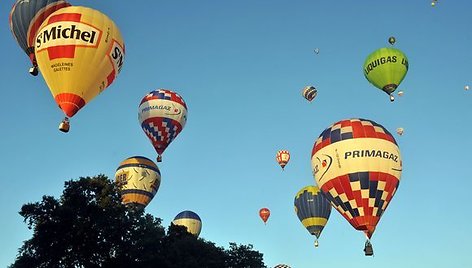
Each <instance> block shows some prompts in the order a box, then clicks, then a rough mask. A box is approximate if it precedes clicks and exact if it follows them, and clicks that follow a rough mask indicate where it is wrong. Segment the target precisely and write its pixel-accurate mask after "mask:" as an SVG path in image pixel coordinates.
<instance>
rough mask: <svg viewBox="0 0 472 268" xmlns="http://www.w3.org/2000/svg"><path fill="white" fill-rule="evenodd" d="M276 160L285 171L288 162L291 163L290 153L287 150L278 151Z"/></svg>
mask: <svg viewBox="0 0 472 268" xmlns="http://www.w3.org/2000/svg"><path fill="white" fill-rule="evenodd" d="M275 160H276V161H277V163H279V165H280V167H282V170H284V168H285V166H286V165H287V164H288V161H290V152H289V151H287V150H280V151H277V154H276V155H275Z"/></svg>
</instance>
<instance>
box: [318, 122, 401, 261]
mask: <svg viewBox="0 0 472 268" xmlns="http://www.w3.org/2000/svg"><path fill="white" fill-rule="evenodd" d="M311 165H312V168H313V173H314V176H315V180H316V182H317V183H318V185H319V187H320V189H321V191H322V192H323V193H324V195H325V196H326V198H327V199H328V200H329V201H330V203H331V205H332V206H333V207H334V208H336V210H337V211H338V212H339V213H341V215H342V216H343V217H344V218H345V219H346V220H347V221H348V222H349V223H350V224H351V225H352V226H353V227H354V228H355V229H356V230H360V231H363V232H364V233H365V235H366V237H367V242H369V243H368V245H369V246H370V249H371V244H370V241H369V240H370V238H371V237H372V234H373V233H374V231H375V227H376V226H377V224H378V222H379V220H380V218H381V216H382V214H383V213H384V211H385V210H386V209H387V206H388V204H389V203H390V201H391V200H392V197H393V196H394V194H395V192H396V190H397V188H398V185H399V183H400V177H401V173H402V160H401V156H400V149H399V148H398V145H397V143H396V141H395V138H394V137H393V136H392V134H391V133H390V132H389V131H388V130H387V129H386V128H384V127H383V126H381V125H380V124H377V123H375V122H374V121H371V120H366V119H357V118H354V119H347V120H342V121H339V122H336V123H334V124H333V125H331V126H330V127H328V128H327V129H325V130H324V131H323V132H322V133H321V135H320V136H319V138H318V139H317V140H316V142H315V144H314V146H313V150H312V154H311ZM368 250H369V248H368ZM366 253H367V251H366Z"/></svg>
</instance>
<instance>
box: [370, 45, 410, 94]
mask: <svg viewBox="0 0 472 268" xmlns="http://www.w3.org/2000/svg"><path fill="white" fill-rule="evenodd" d="M407 71H408V59H407V57H406V56H405V54H403V52H401V51H400V50H398V49H396V48H391V47H390V48H381V49H378V50H376V51H374V52H372V53H371V54H370V55H369V56H367V58H366V60H365V62H364V76H365V77H366V78H367V80H368V81H369V82H370V83H371V84H372V85H374V86H375V87H377V88H379V89H381V90H383V91H384V92H385V93H387V94H391V93H392V92H394V91H395V89H397V87H398V85H400V83H401V82H402V81H403V79H404V78H405V75H406V73H407Z"/></svg>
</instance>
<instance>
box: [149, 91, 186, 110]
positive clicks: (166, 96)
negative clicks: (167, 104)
mask: <svg viewBox="0 0 472 268" xmlns="http://www.w3.org/2000/svg"><path fill="white" fill-rule="evenodd" d="M152 99H161V100H171V101H175V102H177V103H179V104H181V105H182V106H184V107H185V109H187V104H186V103H185V101H184V100H183V99H182V97H181V96H180V95H179V94H177V93H175V92H173V91H171V90H168V89H158V90H154V91H152V92H150V93H149V94H147V95H146V96H144V98H143V99H142V100H141V103H140V105H141V104H143V103H144V102H146V101H149V100H152Z"/></svg>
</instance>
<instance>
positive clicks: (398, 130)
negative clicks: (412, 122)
mask: <svg viewBox="0 0 472 268" xmlns="http://www.w3.org/2000/svg"><path fill="white" fill-rule="evenodd" d="M403 131H404V129H403V128H402V127H399V128H397V134H398V135H400V136H401V135H403Z"/></svg>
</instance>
